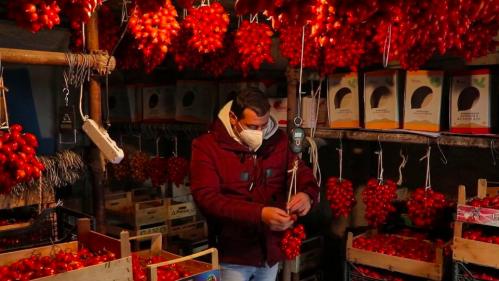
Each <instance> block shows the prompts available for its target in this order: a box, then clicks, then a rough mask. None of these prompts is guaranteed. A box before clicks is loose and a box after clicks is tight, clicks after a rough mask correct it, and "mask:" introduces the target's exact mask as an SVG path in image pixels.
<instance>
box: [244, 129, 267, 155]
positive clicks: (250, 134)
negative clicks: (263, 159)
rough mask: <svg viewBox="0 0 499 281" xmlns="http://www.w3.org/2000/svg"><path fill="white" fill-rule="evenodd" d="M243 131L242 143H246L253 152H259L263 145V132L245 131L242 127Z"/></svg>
mask: <svg viewBox="0 0 499 281" xmlns="http://www.w3.org/2000/svg"><path fill="white" fill-rule="evenodd" d="M239 126H241V125H239ZM241 129H242V131H241V132H240V133H239V138H241V141H242V142H244V143H245V144H246V145H247V146H248V147H249V148H250V150H251V151H257V150H258V149H259V148H260V146H262V143H263V132H262V131H260V130H251V129H245V128H243V127H242V126H241Z"/></svg>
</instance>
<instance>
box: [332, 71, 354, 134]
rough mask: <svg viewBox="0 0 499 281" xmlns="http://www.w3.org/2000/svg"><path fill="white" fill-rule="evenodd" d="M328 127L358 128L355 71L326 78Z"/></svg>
mask: <svg viewBox="0 0 499 281" xmlns="http://www.w3.org/2000/svg"><path fill="white" fill-rule="evenodd" d="M328 84H329V89H328V103H329V104H328V112H329V127H331V128H359V127H360V117H359V80H358V76H357V73H356V72H352V73H339V74H334V75H331V76H329V78H328Z"/></svg>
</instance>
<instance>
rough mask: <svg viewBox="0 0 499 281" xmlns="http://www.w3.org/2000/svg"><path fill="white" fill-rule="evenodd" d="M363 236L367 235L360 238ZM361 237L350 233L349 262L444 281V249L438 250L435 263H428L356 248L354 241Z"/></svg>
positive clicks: (348, 244)
mask: <svg viewBox="0 0 499 281" xmlns="http://www.w3.org/2000/svg"><path fill="white" fill-rule="evenodd" d="M362 235H365V234H361V235H359V236H362ZM359 236H356V237H354V236H353V234H352V233H351V232H349V233H348V240H347V261H349V262H352V263H356V264H363V265H367V266H371V267H376V268H381V269H386V270H390V271H395V272H399V273H403V274H407V275H411V276H416V277H422V278H428V279H430V280H442V277H443V271H444V270H443V260H444V258H443V249H442V248H437V250H436V260H435V262H426V261H420V260H414V259H408V258H403V257H396V256H390V255H385V254H381V253H376V252H370V251H366V250H362V249H357V248H354V247H353V240H354V239H355V238H357V237H359Z"/></svg>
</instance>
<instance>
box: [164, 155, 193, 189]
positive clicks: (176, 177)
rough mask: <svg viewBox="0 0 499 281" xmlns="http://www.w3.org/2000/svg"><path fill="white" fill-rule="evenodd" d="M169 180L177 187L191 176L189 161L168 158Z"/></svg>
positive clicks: (175, 157) (179, 158)
mask: <svg viewBox="0 0 499 281" xmlns="http://www.w3.org/2000/svg"><path fill="white" fill-rule="evenodd" d="M167 169H168V180H169V181H170V182H172V183H175V184H176V185H181V184H182V183H183V182H184V179H185V177H187V175H188V174H189V161H187V159H185V158H182V157H178V156H173V157H170V158H168V168H167Z"/></svg>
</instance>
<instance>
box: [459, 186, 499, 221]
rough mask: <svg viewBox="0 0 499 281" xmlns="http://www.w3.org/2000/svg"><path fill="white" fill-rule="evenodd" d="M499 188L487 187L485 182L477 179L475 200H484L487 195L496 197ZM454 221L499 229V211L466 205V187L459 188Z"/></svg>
mask: <svg viewBox="0 0 499 281" xmlns="http://www.w3.org/2000/svg"><path fill="white" fill-rule="evenodd" d="M498 192H499V187H487V180H485V179H479V180H478V186H477V198H480V199H481V198H484V197H486V196H487V194H490V195H492V196H493V195H497V193H498ZM456 220H457V221H459V222H464V223H474V224H483V225H489V226H496V227H499V210H498V209H492V208H480V207H473V206H470V205H467V198H466V187H465V186H464V185H460V186H459V193H458V203H457V215H456Z"/></svg>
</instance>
